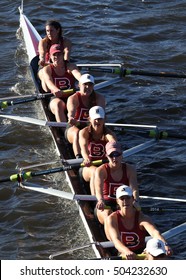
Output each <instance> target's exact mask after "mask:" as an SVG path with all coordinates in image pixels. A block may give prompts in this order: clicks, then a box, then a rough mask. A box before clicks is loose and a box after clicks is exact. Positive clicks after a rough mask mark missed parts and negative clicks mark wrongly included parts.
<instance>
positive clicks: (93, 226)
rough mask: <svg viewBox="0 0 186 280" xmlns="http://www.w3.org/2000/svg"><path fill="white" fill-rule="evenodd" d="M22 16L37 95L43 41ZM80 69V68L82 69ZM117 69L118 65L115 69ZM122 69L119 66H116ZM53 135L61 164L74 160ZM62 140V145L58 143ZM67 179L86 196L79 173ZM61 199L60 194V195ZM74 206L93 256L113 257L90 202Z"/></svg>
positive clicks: (53, 131)
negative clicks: (77, 211)
mask: <svg viewBox="0 0 186 280" xmlns="http://www.w3.org/2000/svg"><path fill="white" fill-rule="evenodd" d="M19 12H20V27H21V29H22V32H23V37H24V42H25V46H26V50H27V54H28V60H29V65H30V70H31V75H32V78H33V82H34V84H35V87H36V92H38V91H39V84H38V80H37V71H38V60H39V56H38V43H39V40H40V39H41V36H40V35H39V33H38V32H37V30H36V29H35V28H34V26H33V25H32V24H31V22H30V21H29V20H28V18H27V17H26V16H25V15H24V13H23V7H20V8H19ZM79 66H81V65H79ZM114 66H115V65H114ZM117 66H118V67H120V65H117ZM120 81H121V78H120V77H117V78H110V79H109V80H107V81H104V82H101V83H99V84H96V85H95V89H100V88H103V87H105V86H109V85H111V84H113V83H116V82H120ZM41 104H42V107H43V111H44V113H45V118H46V121H47V122H54V121H55V118H54V116H53V114H51V112H50V111H49V110H48V102H47V100H46V99H41ZM50 131H51V135H52V138H53V140H54V143H55V146H56V150H57V153H58V155H59V157H60V158H61V159H62V160H64V161H65V160H67V159H69V158H72V157H73V153H72V148H71V145H69V143H67V142H66V141H65V138H64V137H63V135H62V131H60V130H58V129H56V127H50ZM58 139H60V141H58ZM155 142H156V140H153V141H152V140H151V141H149V142H148V143H145V145H143V144H142V146H139V147H136V148H135V152H136V149H138V150H139V151H140V150H143V149H146V148H148V147H150V146H152V145H154V144H155ZM65 175H66V179H67V181H68V183H69V187H70V189H71V192H72V195H74V196H75V195H80V194H83V193H84V189H83V187H82V184H80V182H79V176H78V172H77V171H76V170H73V169H72V170H68V171H65ZM57 196H58V194H57ZM75 203H76V204H77V206H78V209H79V214H80V217H81V219H82V221H83V224H84V227H85V229H86V232H87V234H88V237H89V240H90V244H91V246H92V248H93V250H94V253H95V255H96V257H97V258H106V257H109V256H113V250H112V249H111V248H110V247H109V246H108V247H107V246H105V247H104V246H99V245H98V244H104V242H106V243H107V242H108V241H107V239H106V237H105V235H104V231H103V229H102V230H101V229H100V225H99V224H98V222H97V221H96V220H95V218H94V215H93V209H92V208H91V206H90V204H89V202H88V201H83V200H75Z"/></svg>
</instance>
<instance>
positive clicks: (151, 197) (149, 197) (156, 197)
mask: <svg viewBox="0 0 186 280" xmlns="http://www.w3.org/2000/svg"><path fill="white" fill-rule="evenodd" d="M140 198H141V199H155V200H166V201H175V202H186V199H181V198H169V197H158V196H144V195H142V196H140Z"/></svg>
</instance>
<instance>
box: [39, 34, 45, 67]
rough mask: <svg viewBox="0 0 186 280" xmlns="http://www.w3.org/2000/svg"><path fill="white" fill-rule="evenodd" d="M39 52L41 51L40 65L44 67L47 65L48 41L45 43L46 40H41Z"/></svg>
mask: <svg viewBox="0 0 186 280" xmlns="http://www.w3.org/2000/svg"><path fill="white" fill-rule="evenodd" d="M38 51H39V64H40V65H41V66H44V65H45V55H46V41H45V39H41V40H40V41H39V45H38Z"/></svg>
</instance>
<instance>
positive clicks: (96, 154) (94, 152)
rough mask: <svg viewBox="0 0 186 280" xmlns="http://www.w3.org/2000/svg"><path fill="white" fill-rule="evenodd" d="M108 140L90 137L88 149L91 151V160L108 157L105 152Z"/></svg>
mask: <svg viewBox="0 0 186 280" xmlns="http://www.w3.org/2000/svg"><path fill="white" fill-rule="evenodd" d="M107 142H108V141H106V140H97V141H95V140H92V139H91V138H89V141H88V151H89V159H90V160H91V161H93V160H99V159H103V158H105V157H106V152H105V145H106V144H107Z"/></svg>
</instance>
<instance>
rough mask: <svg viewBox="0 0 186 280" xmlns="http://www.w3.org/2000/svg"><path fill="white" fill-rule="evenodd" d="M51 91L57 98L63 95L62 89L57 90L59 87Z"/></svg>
mask: <svg viewBox="0 0 186 280" xmlns="http://www.w3.org/2000/svg"><path fill="white" fill-rule="evenodd" d="M52 93H53V95H55V96H56V97H57V98H61V97H62V95H63V93H62V91H61V90H59V89H58V90H54V91H52Z"/></svg>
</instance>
